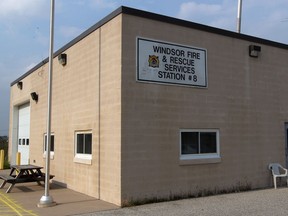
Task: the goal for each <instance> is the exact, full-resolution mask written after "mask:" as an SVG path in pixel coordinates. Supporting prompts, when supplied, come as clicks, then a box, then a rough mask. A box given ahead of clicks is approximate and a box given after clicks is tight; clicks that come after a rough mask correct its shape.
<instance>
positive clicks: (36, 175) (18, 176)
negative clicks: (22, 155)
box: [0, 165, 54, 193]
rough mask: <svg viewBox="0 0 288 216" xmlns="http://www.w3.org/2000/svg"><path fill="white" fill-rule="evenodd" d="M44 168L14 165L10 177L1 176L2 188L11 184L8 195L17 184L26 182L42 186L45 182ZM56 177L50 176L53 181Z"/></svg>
mask: <svg viewBox="0 0 288 216" xmlns="http://www.w3.org/2000/svg"><path fill="white" fill-rule="evenodd" d="M42 168H43V167H40V166H35V165H12V166H11V170H10V174H9V175H0V179H2V180H3V182H2V184H1V185H0V188H3V187H4V186H5V184H6V183H9V184H11V185H10V186H9V187H8V189H7V190H6V193H9V192H10V191H11V190H12V188H13V187H14V185H15V184H17V183H26V182H37V184H38V185H41V183H40V182H41V181H45V173H42V172H41V169H42ZM53 177H54V175H50V176H49V179H52V178H53Z"/></svg>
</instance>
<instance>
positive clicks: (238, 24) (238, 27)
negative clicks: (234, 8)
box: [237, 0, 242, 33]
mask: <svg viewBox="0 0 288 216" xmlns="http://www.w3.org/2000/svg"><path fill="white" fill-rule="evenodd" d="M241 16H242V0H238V13H237V32H238V33H240V32H241Z"/></svg>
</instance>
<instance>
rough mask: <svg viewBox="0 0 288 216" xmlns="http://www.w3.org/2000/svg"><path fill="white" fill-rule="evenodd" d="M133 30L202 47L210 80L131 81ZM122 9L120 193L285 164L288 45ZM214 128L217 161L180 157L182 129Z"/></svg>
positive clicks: (197, 188) (172, 188) (146, 193)
mask: <svg viewBox="0 0 288 216" xmlns="http://www.w3.org/2000/svg"><path fill="white" fill-rule="evenodd" d="M136 37H144V38H150V39H152V40H153V39H154V40H160V41H167V42H170V43H176V44H183V45H188V46H194V47H200V48H205V49H207V59H208V63H207V64H208V65H207V66H208V88H204V89H200V88H189V87H182V86H172V85H160V84H149V83H139V82H136V81H135V80H136V64H135V62H136ZM250 44H254V43H252V42H249V41H244V40H240V39H234V38H229V37H226V36H221V35H217V34H213V33H208V32H202V31H199V30H193V29H189V28H185V27H180V26H176V25H171V24H166V23H162V22H158V21H152V20H148V19H143V18H136V17H132V16H129V15H124V16H123V55H122V56H123V63H122V65H123V70H122V181H121V182H122V199H123V200H122V201H127V200H131V199H144V198H155V197H158V198H161V197H165V198H169V196H170V195H185V194H187V193H198V192H201V191H204V190H206V191H207V190H211V191H214V190H223V189H226V190H229V189H232V188H237V187H238V186H239V184H242V185H247V184H248V185H250V186H251V187H252V188H259V187H266V186H268V185H270V184H271V179H270V173H269V171H268V170H267V165H268V163H270V162H275V161H277V162H280V163H282V164H285V133H284V123H285V122H287V120H288V115H287V114H288V113H287V107H288V102H287V100H286V99H285V95H286V92H287V90H288V88H287V84H286V83H285V81H284V80H287V79H288V73H287V66H288V62H287V58H288V52H287V50H282V49H280V48H273V47H269V46H265V45H261V46H262V52H261V56H260V58H258V59H257V58H251V57H249V55H248V46H249V45H250ZM182 128H186V129H219V131H220V153H221V162H220V163H215V164H201V165H200V164H199V165H197V164H196V165H195V164H194V165H186V166H183V165H180V164H179V162H180V161H179V151H180V150H179V149H180V146H179V145H180V144H179V129H182Z"/></svg>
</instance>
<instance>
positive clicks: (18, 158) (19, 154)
mask: <svg viewBox="0 0 288 216" xmlns="http://www.w3.org/2000/svg"><path fill="white" fill-rule="evenodd" d="M20 164H21V152H17V154H16V165H20Z"/></svg>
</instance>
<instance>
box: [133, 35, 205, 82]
mask: <svg viewBox="0 0 288 216" xmlns="http://www.w3.org/2000/svg"><path fill="white" fill-rule="evenodd" d="M206 53H207V51H206V49H201V48H195V47H190V46H183V45H178V44H171V43H167V42H160V41H154V40H150V39H144V38H137V81H142V82H154V83H165V84H176V85H185V86H197V87H207V66H206V62H207V61H206V60H207V57H206Z"/></svg>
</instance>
